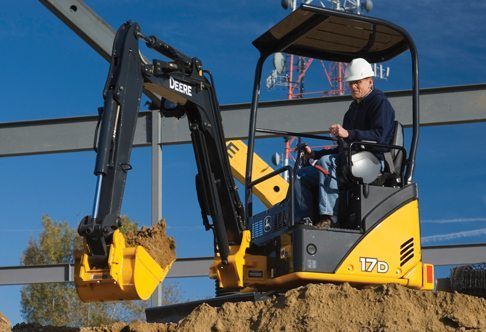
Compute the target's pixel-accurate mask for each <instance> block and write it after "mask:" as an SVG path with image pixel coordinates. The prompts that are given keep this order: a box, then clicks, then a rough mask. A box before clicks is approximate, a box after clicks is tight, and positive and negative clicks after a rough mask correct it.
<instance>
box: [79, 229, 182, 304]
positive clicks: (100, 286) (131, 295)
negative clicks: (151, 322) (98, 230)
mask: <svg viewBox="0 0 486 332" xmlns="http://www.w3.org/2000/svg"><path fill="white" fill-rule="evenodd" d="M85 247H86V246H85ZM172 263H173V262H171V263H170V264H169V265H168V266H166V267H165V268H162V267H160V265H159V264H157V262H156V261H155V260H154V259H153V258H152V257H151V256H150V255H149V253H148V252H147V251H146V250H145V249H144V248H143V247H142V246H136V247H125V238H124V236H123V234H122V233H120V231H119V230H116V231H115V232H114V233H113V241H112V244H111V245H110V251H109V256H108V264H107V265H106V266H95V264H93V263H92V260H91V259H90V256H89V255H88V254H87V253H86V252H85V253H83V254H82V255H81V256H78V257H77V258H76V262H75V284H76V290H77V292H78V295H79V298H80V299H81V301H83V302H94V301H120V300H147V299H148V298H149V297H150V295H152V293H153V291H154V290H155V288H156V287H157V285H158V284H159V283H160V282H162V280H164V279H165V277H166V275H167V273H168V272H169V270H170V267H171V266H172Z"/></svg>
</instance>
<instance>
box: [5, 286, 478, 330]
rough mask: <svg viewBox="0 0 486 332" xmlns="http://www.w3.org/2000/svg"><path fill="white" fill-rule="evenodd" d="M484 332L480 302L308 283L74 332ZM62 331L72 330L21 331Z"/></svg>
mask: <svg viewBox="0 0 486 332" xmlns="http://www.w3.org/2000/svg"><path fill="white" fill-rule="evenodd" d="M175 330H177V331H194V330H197V331H249V330H253V331H457V330H460V331H464V330H475V331H486V299H482V298H477V297H474V296H469V295H463V294H457V293H456V294H453V293H445V292H437V293H434V292H425V291H416V290H411V289H408V288H405V287H402V286H397V285H387V286H378V287H372V288H367V289H356V288H353V287H351V286H349V285H347V284H344V285H330V284H311V285H307V286H305V287H300V288H296V289H293V290H290V291H288V292H287V293H285V294H283V295H279V296H275V297H272V298H271V299H269V300H266V301H262V302H256V303H253V302H240V303H226V304H224V305H223V306H221V307H220V308H213V307H210V306H209V305H206V304H203V305H201V306H199V307H198V308H196V309H195V310H194V311H193V312H192V313H191V314H190V315H189V316H187V317H186V318H185V319H183V320H181V321H180V322H179V323H178V324H148V323H142V322H134V323H131V324H124V323H117V324H115V325H113V326H111V327H97V328H81V329H77V330H75V331H80V332H128V331H137V332H138V331H149V332H150V331H153V332H156V331H157V332H159V331H161V332H162V331H175ZM14 331H49V332H51V331H52V332H61V331H62V332H64V331H73V330H72V329H63V328H58V329H54V328H53V329H50V330H36V329H30V330H22V329H17V326H16V327H14Z"/></svg>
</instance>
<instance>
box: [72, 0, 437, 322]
mask: <svg viewBox="0 0 486 332" xmlns="http://www.w3.org/2000/svg"><path fill="white" fill-rule="evenodd" d="M140 41H145V43H146V45H147V47H149V48H151V49H153V50H155V51H157V52H158V53H160V54H161V55H163V56H164V57H166V58H167V59H168V60H166V61H162V60H158V59H155V60H153V61H152V62H151V63H146V62H144V61H143V60H142V59H141V56H140V53H139V42H140ZM253 45H254V46H255V47H256V48H257V49H258V51H259V52H260V58H259V60H258V62H257V65H256V73H255V82H254V87H253V97H252V105H251V110H250V124H249V135H248V146H247V156H246V167H245V173H244V176H241V179H240V180H243V181H244V183H245V192H244V204H243V203H242V202H241V200H240V196H239V194H238V192H237V187H236V185H235V182H234V178H233V176H232V175H231V168H230V162H229V158H231V148H229V147H228V146H229V144H228V145H227V143H226V142H225V136H224V133H223V126H222V121H221V115H220V111H219V105H218V101H217V98H216V94H215V91H214V81H213V78H212V75H211V73H210V72H209V71H208V70H206V69H204V67H203V65H202V63H201V61H200V60H199V59H197V58H195V57H189V56H187V55H185V54H183V53H182V52H180V51H178V50H176V49H175V48H173V47H171V46H170V45H168V44H167V43H165V42H163V41H162V40H160V39H158V38H157V37H155V36H146V35H144V34H143V33H142V32H141V29H140V26H139V25H138V24H136V23H133V22H127V23H125V24H123V25H122V26H121V27H120V28H119V30H118V31H117V34H116V37H115V41H114V45H113V52H112V59H111V65H110V71H109V74H108V79H107V82H106V84H105V88H104V94H103V96H104V106H103V108H102V110H101V111H100V126H99V131H98V134H97V160H96V166H95V172H94V173H95V175H96V176H97V177H98V182H97V183H98V184H97V189H96V194H95V203H94V208H93V213H92V215H91V216H87V217H85V218H83V220H82V221H81V222H80V224H79V227H78V232H79V234H80V235H81V236H82V237H84V239H85V250H84V253H83V255H82V256H80V257H79V258H78V259H77V260H76V278H75V283H76V288H77V290H78V294H79V295H80V297H81V299H82V300H84V301H107V300H129V299H147V298H148V297H149V296H150V294H151V293H152V292H153V290H154V289H155V287H156V286H157V285H158V283H159V282H161V281H162V280H163V279H164V278H165V276H166V274H167V272H168V270H169V268H170V266H168V267H166V268H165V269H162V268H161V267H160V266H158V264H157V263H156V262H155V261H154V260H153V258H152V257H150V255H149V254H148V253H147V252H146V251H145V250H144V249H143V248H142V247H140V246H137V247H126V246H125V243H124V242H125V241H124V237H123V235H122V234H121V233H120V231H119V227H120V223H119V220H120V219H119V213H120V207H121V202H122V197H123V190H124V184H125V181H126V175H127V172H128V171H129V170H130V168H131V166H130V152H131V149H132V144H133V135H134V130H135V124H136V120H137V112H138V108H139V103H140V97H141V94H142V90H143V88H144V87H145V88H147V89H149V90H151V91H153V92H156V94H158V95H159V96H161V98H162V100H161V105H162V109H161V112H162V114H163V115H164V116H166V117H171V116H174V117H180V116H182V115H186V117H187V120H188V123H189V129H190V133H191V139H192V144H193V147H194V153H195V157H196V158H195V159H196V163H197V171H198V173H197V176H196V189H197V193H198V200H199V205H200V208H201V212H202V216H203V224H204V226H205V228H206V229H207V230H211V231H212V232H213V234H214V240H215V241H214V243H215V244H214V253H215V254H214V263H213V264H212V266H211V268H210V277H211V278H213V279H215V281H216V295H217V297H216V298H215V300H214V301H215V303H221V302H224V301H235V300H240V299H249V296H256V295H255V294H261V292H266V291H274V290H282V289H287V288H289V287H294V286H297V285H301V284H305V283H309V282H349V283H352V284H385V283H396V284H401V285H404V286H407V287H412V288H416V289H423V290H432V289H433V288H434V269H433V266H432V265H430V264H424V263H423V262H422V259H421V245H420V221H419V206H418V193H417V186H416V184H415V183H414V181H413V173H414V165H415V155H416V150H417V144H418V137H419V87H418V82H419V79H418V55H417V50H416V47H415V44H414V42H413V40H412V38H411V37H410V35H409V34H408V33H407V32H406V31H405V30H404V29H403V28H401V27H399V26H397V25H394V24H392V23H389V22H386V21H384V20H381V19H376V18H371V17H364V16H358V15H354V14H350V13H346V12H340V11H333V10H329V9H324V8H317V7H313V6H309V5H302V6H301V7H299V8H298V9H297V10H295V11H294V12H292V13H291V14H290V15H289V16H287V17H286V18H284V19H283V20H282V21H280V22H279V23H277V24H276V25H275V26H273V27H272V28H270V29H269V30H268V31H267V32H265V33H264V34H263V35H261V36H260V37H259V38H257V39H256V40H255V41H254V42H253ZM407 50H409V51H410V54H411V63H412V70H411V73H412V85H413V86H412V89H413V94H412V108H411V114H412V117H413V126H412V138H411V143H410V147H409V149H406V148H405V147H404V146H403V129H402V128H401V125H400V124H399V123H396V125H395V132H394V137H393V141H392V142H391V143H390V144H388V145H379V144H377V143H374V142H365V141H358V142H353V143H351V144H350V145H349V146H347V145H346V144H344V143H343V142H337V143H338V144H339V150H340V154H341V156H342V158H341V160H343V161H342V162H341V164H340V174H341V175H340V181H339V191H340V206H339V219H338V222H337V223H336V224H335V225H334V226H333V227H331V228H329V229H319V228H317V227H314V226H313V220H312V218H304V219H299V218H298V217H296V216H295V214H294V195H293V187H294V179H295V174H296V170H297V169H298V167H300V162H299V158H298V160H297V162H296V164H295V166H294V167H292V166H285V167H282V168H280V169H277V170H275V171H267V172H266V174H264V175H261V176H258V177H257V176H256V174H255V169H254V160H253V156H254V146H255V135H256V133H257V132H266V133H271V134H275V135H285V136H297V137H302V138H306V137H307V138H313V139H323V140H331V141H335V139H334V138H332V137H326V136H319V135H309V134H303V133H291V132H286V131H282V130H276V129H268V128H267V129H257V125H256V124H257V110H258V102H259V100H258V99H259V94H260V81H261V74H262V68H263V64H264V62H265V59H267V58H268V57H269V56H270V55H271V54H273V53H275V52H284V53H288V54H294V55H298V56H305V57H312V58H315V59H322V60H330V61H339V62H350V61H351V60H352V59H354V58H357V57H362V58H365V59H367V60H368V61H369V62H372V63H376V62H380V61H386V60H389V59H392V58H394V57H395V56H398V55H399V54H401V53H403V52H405V51H407ZM322 112H325V110H324V109H323V110H322ZM323 125H324V124H323ZM376 148H380V149H385V150H386V151H387V152H385V154H387V157H386V158H385V161H386V171H385V172H384V173H380V172H374V173H373V172H372V174H371V175H370V174H369V172H367V174H366V176H364V175H363V174H362V172H361V170H362V169H363V165H364V167H365V168H366V165H367V163H369V160H368V159H367V158H368V157H369V156H370V155H372V153H370V151H372V150H373V149H376ZM228 152H230V153H229V154H230V156H228ZM297 155H298V156H301V155H302V151H298V153H297ZM283 172H288V174H289V182H288V190H286V191H285V194H284V195H282V197H281V200H279V201H278V202H267V205H270V204H272V206H271V207H270V208H268V209H266V210H264V211H262V212H260V213H255V214H254V213H253V194H252V190H254V189H255V187H256V186H259V185H262V184H271V183H272V179H274V178H275V177H278V176H279V175H280V174H282V173H283ZM270 186H271V185H270ZM205 302H208V300H205ZM193 304H194V303H193ZM188 307H189V306H186V308H188ZM172 310H174V308H172ZM175 310H176V311H178V312H179V313H180V312H182V311H181V310H180V307H177V308H176V309H175ZM158 315H160V311H157V308H152V309H148V310H147V318H148V319H149V316H150V317H151V318H150V320H152V321H161V320H162V319H160V317H159V316H158Z"/></svg>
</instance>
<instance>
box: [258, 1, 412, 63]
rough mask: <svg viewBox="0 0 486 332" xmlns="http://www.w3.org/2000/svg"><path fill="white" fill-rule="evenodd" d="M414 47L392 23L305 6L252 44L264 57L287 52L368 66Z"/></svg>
mask: <svg viewBox="0 0 486 332" xmlns="http://www.w3.org/2000/svg"><path fill="white" fill-rule="evenodd" d="M410 43H413V41H412V40H411V38H410V36H409V35H408V33H407V32H406V31H405V30H404V29H403V28H401V27H399V26H397V25H395V24H392V23H390V22H387V21H384V20H380V19H376V18H371V17H366V16H360V15H355V14H350V13H346V12H341V11H335V10H330V9H325V8H318V7H313V6H308V5H302V6H301V7H299V8H298V9H296V10H295V11H293V12H292V13H291V14H290V15H289V16H287V17H286V18H284V19H283V20H282V21H280V22H279V23H277V24H276V25H275V26H273V27H272V28H270V30H268V31H267V32H265V33H264V34H263V35H261V36H260V37H258V38H257V39H256V40H254V41H253V45H254V46H255V47H256V48H258V49H259V50H260V52H261V53H262V54H266V55H269V54H272V53H275V52H285V53H288V54H295V55H300V56H305V57H311V58H315V59H322V60H331V61H339V62H350V61H351V60H352V59H354V58H365V59H366V60H368V61H369V62H372V63H374V62H380V61H386V60H388V59H391V58H393V57H395V56H397V55H399V54H400V53H402V52H404V51H405V50H407V49H408V48H409V45H410Z"/></svg>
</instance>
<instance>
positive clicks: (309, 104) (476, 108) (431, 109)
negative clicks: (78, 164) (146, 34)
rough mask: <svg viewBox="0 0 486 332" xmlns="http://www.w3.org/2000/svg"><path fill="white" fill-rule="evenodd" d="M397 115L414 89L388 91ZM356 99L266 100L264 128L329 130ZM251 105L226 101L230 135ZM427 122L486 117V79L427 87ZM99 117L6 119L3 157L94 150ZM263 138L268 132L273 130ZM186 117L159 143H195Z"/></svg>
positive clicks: (239, 133) (145, 142) (143, 116)
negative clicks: (481, 81)
mask: <svg viewBox="0 0 486 332" xmlns="http://www.w3.org/2000/svg"><path fill="white" fill-rule="evenodd" d="M387 95H388V96H389V99H390V101H391V103H392V104H393V105H394V107H395V110H396V117H397V119H398V120H399V121H401V122H402V124H404V125H405V126H410V124H411V117H410V109H411V105H410V102H411V99H410V98H409V95H410V91H397V92H390V93H388V94H387ZM349 103H350V98H349V97H327V98H314V99H304V100H285V101H273V102H265V103H262V104H261V107H260V109H261V111H260V112H259V115H258V116H259V119H258V127H260V128H269V129H281V130H287V131H296V132H306V133H325V130H324V128H327V127H329V125H330V124H331V123H333V122H336V121H339V120H340V119H342V117H343V115H344V111H345V110H346V109H347V106H348V105H349ZM249 106H250V105H249V104H237V105H226V106H221V111H222V112H221V113H222V118H223V124H224V130H225V134H226V138H227V139H240V138H246V137H247V134H248V127H247V125H243V126H242V125H241V124H247V123H248V121H249V120H248V115H249ZM421 108H422V112H421V123H422V125H441V124H457V123H468V122H480V121H486V84H480V85H467V86H455V87H446V88H432V89H424V90H422V98H421ZM97 121H98V117H97V116H87V117H76V118H64V119H53V120H37V121H23V122H11V123H0V157H10V156H22V155H30V154H46V153H60V152H73V151H85V150H91V149H92V147H93V137H94V131H95V127H96V123H97ZM151 130H152V120H151V113H150V112H141V113H140V115H139V120H138V122H137V129H136V132H135V141H134V144H135V146H136V147H139V146H149V145H150V144H151V141H152V138H151V136H152V133H151ZM261 137H268V134H266V135H262V136H261ZM189 142H190V135H189V129H188V125H187V121H186V120H185V119H180V120H177V119H175V118H162V128H161V134H160V140H159V142H158V143H159V144H162V145H165V144H180V143H189Z"/></svg>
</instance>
